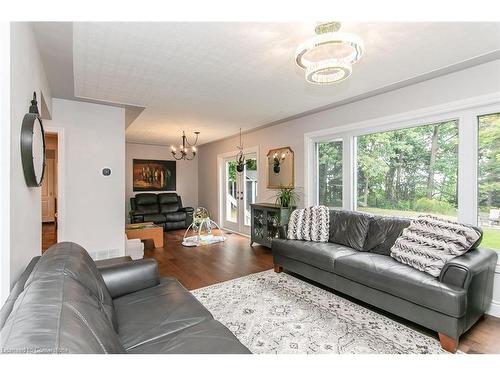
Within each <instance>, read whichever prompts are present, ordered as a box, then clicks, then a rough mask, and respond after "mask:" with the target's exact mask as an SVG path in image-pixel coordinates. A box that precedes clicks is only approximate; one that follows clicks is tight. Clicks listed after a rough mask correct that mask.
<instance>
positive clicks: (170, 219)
mask: <svg viewBox="0 0 500 375" xmlns="http://www.w3.org/2000/svg"><path fill="white" fill-rule="evenodd" d="M130 208H131V210H130V222H131V223H144V222H148V221H152V222H154V223H155V224H158V225H161V226H163V228H164V230H172V229H185V228H187V227H189V225H190V224H191V223H192V222H193V211H194V209H193V207H183V206H182V199H181V197H180V195H177V194H176V193H160V194H154V193H139V194H136V196H135V197H131V198H130Z"/></svg>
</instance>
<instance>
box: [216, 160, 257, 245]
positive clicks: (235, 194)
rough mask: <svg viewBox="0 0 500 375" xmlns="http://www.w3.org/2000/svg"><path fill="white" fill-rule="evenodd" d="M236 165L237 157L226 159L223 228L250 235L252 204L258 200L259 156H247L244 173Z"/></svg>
mask: <svg viewBox="0 0 500 375" xmlns="http://www.w3.org/2000/svg"><path fill="white" fill-rule="evenodd" d="M236 165H237V163H236V156H233V157H230V158H226V159H224V175H223V176H224V180H223V181H224V186H223V189H224V191H223V197H224V198H223V227H224V228H226V229H228V230H230V231H233V232H238V233H243V234H248V235H249V234H250V223H251V221H250V204H251V203H255V202H256V199H257V178H258V173H257V154H255V153H249V154H246V155H245V166H244V169H243V172H241V173H238V171H237V170H236Z"/></svg>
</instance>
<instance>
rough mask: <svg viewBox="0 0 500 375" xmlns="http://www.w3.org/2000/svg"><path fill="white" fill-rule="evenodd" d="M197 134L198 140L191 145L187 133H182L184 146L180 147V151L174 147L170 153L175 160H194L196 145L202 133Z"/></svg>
mask: <svg viewBox="0 0 500 375" xmlns="http://www.w3.org/2000/svg"><path fill="white" fill-rule="evenodd" d="M194 134H196V139H195V140H194V142H193V143H192V144H191V143H189V141H188V139H187V137H186V132H184V131H183V132H182V144H181V145H179V150H177V148H175V147H174V146H172V147H171V150H170V152H171V153H172V156H173V157H174V159H175V160H193V159H194V158H195V156H196V147H195V145H196V143H197V142H198V135H199V134H200V132H194ZM189 146H190V147H191V149H188V147H189Z"/></svg>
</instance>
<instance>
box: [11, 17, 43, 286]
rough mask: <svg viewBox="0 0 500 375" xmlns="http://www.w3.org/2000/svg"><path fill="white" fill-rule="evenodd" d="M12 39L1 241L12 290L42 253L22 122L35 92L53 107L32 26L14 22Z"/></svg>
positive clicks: (37, 199)
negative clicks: (6, 197)
mask: <svg viewBox="0 0 500 375" xmlns="http://www.w3.org/2000/svg"><path fill="white" fill-rule="evenodd" d="M10 36H11V39H10V67H11V70H10V88H11V89H10V155H9V156H10V162H8V163H5V164H4V166H8V167H10V193H9V195H10V202H9V205H10V207H9V208H7V211H4V210H2V215H9V211H10V222H9V224H8V225H10V230H9V233H8V234H7V236H8V237H7V238H6V239H2V246H3V248H2V252H4V253H5V252H9V251H10V254H9V255H10V257H9V258H10V260H9V263H10V267H9V269H8V270H6V269H5V268H4V267H2V273H3V272H8V273H9V276H8V279H9V280H10V285H9V287H10V286H12V284H13V283H14V282H15V281H16V280H17V278H18V277H19V275H20V274H21V272H22V271H23V270H24V268H25V267H26V265H27V264H28V262H29V261H30V260H31V258H32V257H34V256H37V255H40V253H41V204H40V188H28V187H27V186H26V182H25V179H24V174H23V169H22V164H21V152H20V146H19V142H20V133H21V123H22V119H23V117H24V114H25V113H26V112H28V109H29V106H30V101H31V99H32V96H33V91H36V93H37V97H38V104H39V112H40V113H41V106H40V105H41V98H42V95H43V97H44V99H45V101H46V103H47V106H48V110H49V113H50V111H51V105H52V104H51V101H52V97H51V93H50V88H49V85H48V83H47V78H46V76H45V71H44V68H43V65H42V62H41V59H40V54H39V52H38V48H37V45H36V43H35V40H34V35H33V31H32V29H31V26H30V25H29V24H28V23H24V22H21V23H17V22H14V23H11V26H10ZM2 126H5V124H2ZM7 217H8V216H7ZM4 234H5V233H4ZM2 259H3V260H5V258H2ZM5 276H6V275H2V282H3V281H4V278H5V279H7V277H5ZM2 289H3V288H2Z"/></svg>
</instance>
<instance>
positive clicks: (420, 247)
mask: <svg viewBox="0 0 500 375" xmlns="http://www.w3.org/2000/svg"><path fill="white" fill-rule="evenodd" d="M480 236H481V233H479V232H478V231H477V230H476V229H474V228H472V227H470V226H467V225H462V224H459V223H456V222H452V221H448V220H443V219H440V218H438V217H435V216H431V215H422V216H419V217H418V218H417V219H415V220H412V222H411V224H410V226H409V227H407V228H405V229H404V230H403V232H402V234H401V235H400V236H399V238H398V239H397V240H396V242H395V243H394V246H393V247H392V248H391V257H393V258H394V259H395V260H397V261H398V262H400V263H404V264H407V265H409V266H410V267H413V268H415V269H417V270H419V271H423V272H427V273H428V274H430V275H432V276H434V277H438V276H439V274H440V273H441V269H442V268H443V267H444V265H445V263H446V262H448V261H449V260H451V259H453V258H455V257H457V256H460V255H462V254H464V253H465V252H467V250H469V249H470V248H471V247H472V245H474V243H475V242H476V241H477V240H478V239H479V237H480Z"/></svg>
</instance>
